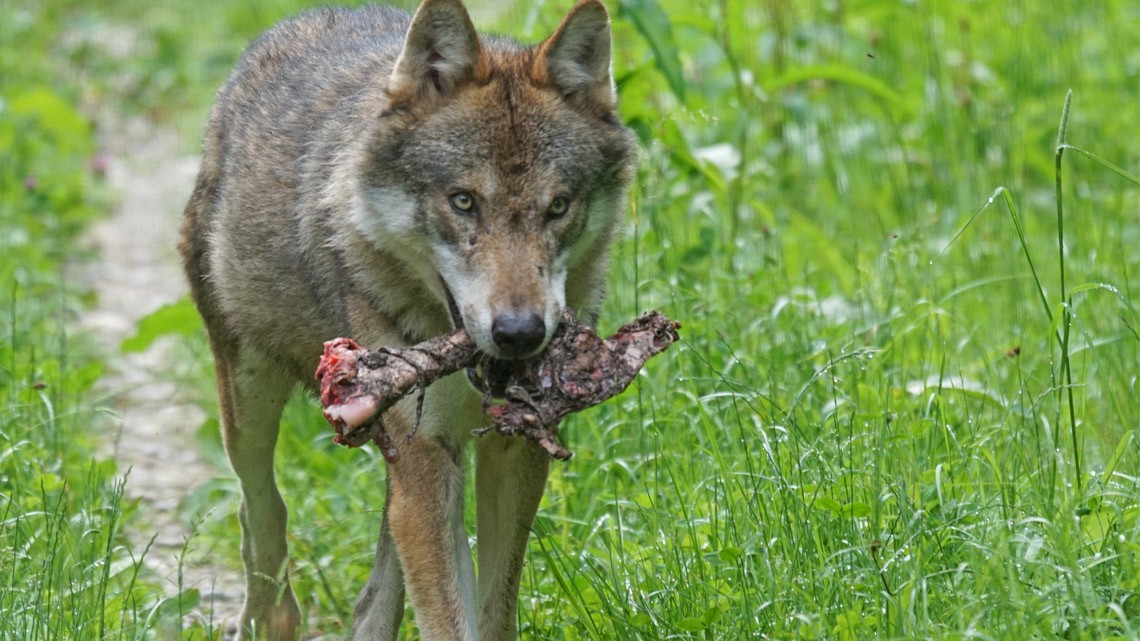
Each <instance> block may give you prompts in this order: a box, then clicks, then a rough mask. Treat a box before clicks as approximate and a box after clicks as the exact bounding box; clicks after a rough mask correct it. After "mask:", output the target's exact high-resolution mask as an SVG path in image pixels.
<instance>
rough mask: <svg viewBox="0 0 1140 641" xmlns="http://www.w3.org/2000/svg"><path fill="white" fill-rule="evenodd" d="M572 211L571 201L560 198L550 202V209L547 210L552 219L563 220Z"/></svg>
mask: <svg viewBox="0 0 1140 641" xmlns="http://www.w3.org/2000/svg"><path fill="white" fill-rule="evenodd" d="M569 210H570V201H569V200H567V199H565V198H563V197H562V196H559V197H557V198H555V199H554V200H552V201H550V209H548V210H546V211H547V214H548V215H549V216H550V217H551V218H561V217H562V216H565V215H566V212H567V211H569Z"/></svg>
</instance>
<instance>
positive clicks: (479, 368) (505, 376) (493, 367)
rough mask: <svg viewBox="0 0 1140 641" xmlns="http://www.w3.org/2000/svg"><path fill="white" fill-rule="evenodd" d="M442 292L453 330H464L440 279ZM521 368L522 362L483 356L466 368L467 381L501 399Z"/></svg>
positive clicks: (457, 306)
mask: <svg viewBox="0 0 1140 641" xmlns="http://www.w3.org/2000/svg"><path fill="white" fill-rule="evenodd" d="M439 281H440V283H441V284H442V285H443V291H444V293H445V294H446V295H447V311H448V312H449V313H450V314H451V323H452V325H454V327H455V329H465V326H464V324H463V315H462V314H460V313H459V305H458V304H457V303H456V302H455V297H454V296H452V295H451V288H450V287H448V286H447V282H446V281H444V280H443V278H442V277H441V278H440V279H439ZM521 366H522V361H505V360H500V359H497V358H493V357H491V356H490V355H487V354H484V355H483V357H482V358H481V359H480V361H479V364H478V365H476V366H475V367H468V368H467V380H468V381H469V382H470V383H471V386H472V387H474V388H475V389H477V390H479V391H480V392H482V393H483V394H485V395H489V396H491V397H493V398H503V396H504V395H505V394H506V389H507V385H508V384H509V383H510V381H511V377H512V376H513V375H514V374H515V371H516V370H517V369H518V368H519V367H521Z"/></svg>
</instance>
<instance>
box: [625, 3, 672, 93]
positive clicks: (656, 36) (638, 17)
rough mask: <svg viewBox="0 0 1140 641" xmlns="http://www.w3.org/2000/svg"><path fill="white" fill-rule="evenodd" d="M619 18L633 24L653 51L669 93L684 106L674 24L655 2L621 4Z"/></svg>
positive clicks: (655, 61)
mask: <svg viewBox="0 0 1140 641" xmlns="http://www.w3.org/2000/svg"><path fill="white" fill-rule="evenodd" d="M618 16H620V17H622V18H625V19H627V20H629V21H630V22H632V23H633V26H634V27H635V28H636V29H637V32H638V33H640V34H641V37H643V38H645V41H646V42H648V43H649V48H650V49H652V50H653V60H654V63H655V65H656V66H657V70H658V71H660V72H661V75H663V76H665V81H666V82H668V83H669V89H670V90H671V91H672V92H673V94H674V95H675V96H677V99H678V100H680V101H681V102H685V78H684V76H683V75H682V74H681V56H680V51H679V49H678V48H677V43H676V41H675V40H674V38H673V24H672V23H671V22H670V21H669V16H668V15H667V14H666V13H665V11H664V10H663V9H662V8H661V5H660V4H658V3H657V0H622V1H621V4H620V5H619V8H618Z"/></svg>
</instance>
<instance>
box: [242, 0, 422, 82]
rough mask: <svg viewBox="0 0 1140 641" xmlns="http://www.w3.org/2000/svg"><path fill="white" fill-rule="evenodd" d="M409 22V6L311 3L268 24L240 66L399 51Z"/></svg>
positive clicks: (273, 65)
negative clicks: (315, 4) (309, 5)
mask: <svg viewBox="0 0 1140 641" xmlns="http://www.w3.org/2000/svg"><path fill="white" fill-rule="evenodd" d="M410 24H411V16H410V15H409V14H408V13H407V12H405V11H402V10H400V9H397V8H395V7H390V6H386V5H364V6H362V7H359V8H356V9H348V8H344V7H319V8H314V9H309V10H307V11H304V12H302V13H299V14H297V15H295V16H293V17H291V18H286V19H284V20H282V21H280V22H278V23H277V24H275V25H273V26H272V27H270V28H269V29H267V30H265V31H264V32H263V33H262V34H261V35H260V36H258V37H257V39H256V40H254V41H253V42H252V43H251V44H250V45H249V47H247V48H246V50H245V53H244V54H243V56H242V59H241V61H240V62H239V68H241V67H247V68H248V67H254V68H257V69H259V70H266V69H268V68H276V67H287V66H292V65H296V64H298V63H304V62H306V61H308V62H313V61H318V60H325V61H330V60H337V59H341V60H342V61H343V62H348V61H350V60H352V59H360V58H362V57H364V58H366V57H370V56H375V55H378V54H379V55H383V54H385V53H389V54H390V55H395V54H397V53H398V52H399V50H400V47H401V46H402V44H403V39H404V35H405V34H406V33H407V31H408V26H409V25H410Z"/></svg>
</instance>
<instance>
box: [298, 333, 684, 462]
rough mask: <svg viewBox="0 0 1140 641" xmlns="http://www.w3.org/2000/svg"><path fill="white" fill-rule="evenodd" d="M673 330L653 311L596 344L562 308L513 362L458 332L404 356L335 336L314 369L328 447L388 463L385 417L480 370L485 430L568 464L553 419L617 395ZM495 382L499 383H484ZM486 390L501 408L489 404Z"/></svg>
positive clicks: (391, 455) (390, 450) (390, 451)
mask: <svg viewBox="0 0 1140 641" xmlns="http://www.w3.org/2000/svg"><path fill="white" fill-rule="evenodd" d="M679 327H680V324H679V323H677V322H675V321H672V320H669V319H668V318H666V317H665V316H664V315H663V314H661V313H660V312H656V311H654V312H650V313H648V314H645V315H644V316H642V317H641V318H638V319H637V320H635V321H633V322H631V323H627V324H626V325H624V326H622V327H621V329H619V330H618V331H617V333H615V334H614V335H613V336H611V337H609V338H607V339H602V338H600V337H599V336H598V335H597V334H595V333H594V331H593V330H592V329H591V328H589V327H587V326H585V325H583V324H581V323H579V322H578V320H577V318H575V317H574V315H573V314H572V313H570V312H569V311H567V312H565V313H564V314H563V317H562V322H561V323H560V324H559V326H558V330H557V331H555V333H554V337H553V338H551V341H550V344H549V345H548V346H547V348H546V349H545V350H544V351H543V353H542V354H541V355H540V356H539V357H537V358H536V359H532V360H530V361H524V362H516V363H510V364H508V363H503V362H501V361H500V362H493V361H489V360H488V359H487V358H486V357H485V356H484V355H483V354H482V353H481V352H479V351H478V348H476V347H475V343H474V342H473V341H472V340H471V337H470V336H469V335H468V334H467V331H466V330H464V329H460V330H456V331H455V332H452V333H451V334H448V335H446V336H439V337H436V338H433V339H430V340H427V341H424V342H422V343H419V344H417V345H413V346H411V347H405V348H401V349H386V348H385V349H378V350H365V349H362V348H361V347H360V346H359V345H357V344H356V343H355V342H353V341H352V340H351V339H348V338H337V339H334V340H331V341H328V342H327V343H325V353H324V356H322V357H321V363H320V366H319V367H318V368H317V379H318V380H320V382H321V404H322V405H323V406H324V408H325V418H326V419H328V421H329V423H331V424H332V426H333V428H334V429H336V433H337V435H336V437H335V438H334V439H333V440H334V442H336V443H340V444H342V445H348V446H350V447H358V446H360V445H363V444H364V443H366V442H368V441H370V440H371V441H374V442H375V443H376V445H377V446H378V447H379V448H380V450H381V452H382V453H383V454H384V457H385V458H386V459H388V461H389V462H394V461H395V460H396V459H397V457H398V453H397V450H396V447H395V444H394V443H393V441H392V438H391V437H390V436H389V435H388V433H387V431H386V430H385V429H384V425H383V422H382V421H381V419H380V417H381V416H382V414H383V412H384V411H385V410H387V409H388V408H390V407H392V405H394V404H395V403H396V402H397V401H398V400H400V399H401V398H403V397H404V396H407V395H408V394H411V393H413V392H414V391H416V390H418V389H424V388H426V387H427V386H428V385H431V384H432V383H433V382H435V381H436V380H438V379H440V378H442V377H444V376H447V375H448V374H451V373H454V372H457V371H459V370H461V369H464V368H476V367H480V366H481V367H482V369H483V370H485V371H487V372H488V373H487V375H486V376H485V377H484V378H482V379H479V378H478V377H475V378H476V379H477V382H478V383H480V384H481V385H482V387H483V389H484V390H486V391H485V393H484V399H483V405H484V409H485V410H486V412H487V413H488V414H489V415H490V416H491V420H492V427H491V428H488V429H494V430H496V431H498V432H500V433H502V434H507V435H521V436H523V437H525V438H527V439H530V440H532V441H534V442H536V443H538V444H539V445H540V446H541V447H542V448H543V449H545V450H546V452H547V453H549V454H550V455H551V456H552V457H554V458H558V459H563V460H565V459H568V458H570V456H571V454H570V452H569V451H568V450H567V449H566V448H564V447H562V446H561V445H560V444H559V443H558V439H557V431H556V430H557V425H558V422H559V421H560V420H561V419H562V418H563V417H565V416H566V415H568V414H572V413H574V412H578V411H581V410H584V409H586V408H588V407H593V406H594V405H598V404H600V403H602V402H604V401H606V400H608V399H610V398H612V397H614V396H617V395H618V394H620V393H621V392H622V391H623V390H624V389H625V388H626V387H627V386H628V385H629V383H630V382H631V381H632V380H633V378H634V376H636V375H637V372H638V371H640V370H641V367H642V366H643V365H645V362H646V361H647V360H649V359H650V358H651V357H653V356H655V355H657V354H659V353H661V352H662V351H664V350H665V349H666V348H667V347H669V346H670V345H672V344H673V343H674V342H676V341H677V339H678V335H677V329H678V328H679ZM503 366H506V367H507V368H509V369H507V370H504V369H503ZM493 375H497V378H499V379H501V380H499V381H498V382H497V383H493V382H490V381H489V379H491V378H493V377H494V376H493ZM492 389H494V390H495V392H496V393H497V394H501V395H502V396H504V397H505V399H506V403H504V404H500V405H493V404H492V400H491V397H492V394H491V390H492ZM417 420H418V419H417Z"/></svg>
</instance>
